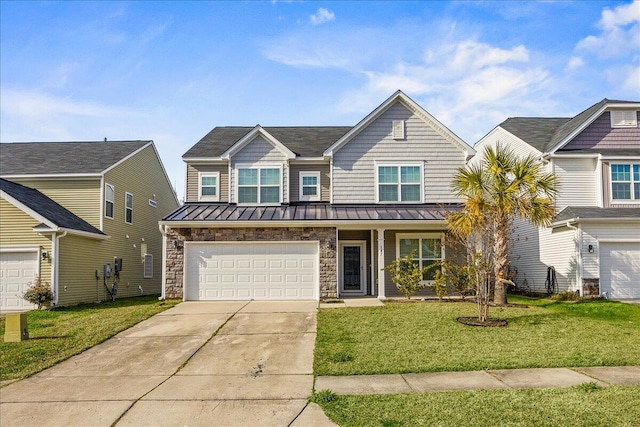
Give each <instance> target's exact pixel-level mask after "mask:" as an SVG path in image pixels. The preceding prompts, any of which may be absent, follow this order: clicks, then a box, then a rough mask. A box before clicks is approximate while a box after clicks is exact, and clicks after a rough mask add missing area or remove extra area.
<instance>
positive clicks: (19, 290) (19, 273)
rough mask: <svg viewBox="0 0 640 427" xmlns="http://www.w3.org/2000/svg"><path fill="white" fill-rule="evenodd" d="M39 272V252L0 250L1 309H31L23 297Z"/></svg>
mask: <svg viewBox="0 0 640 427" xmlns="http://www.w3.org/2000/svg"><path fill="white" fill-rule="evenodd" d="M37 272H38V252H36V251H34V252H0V310H2V311H5V310H8V311H13V310H30V309H32V308H33V307H34V305H33V304H29V303H28V302H27V301H25V300H24V299H23V298H22V295H23V294H24V292H25V291H26V290H27V288H28V286H27V285H29V284H30V283H32V282H33V279H34V278H35V277H36V274H37Z"/></svg>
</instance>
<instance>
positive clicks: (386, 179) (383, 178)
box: [377, 165, 422, 202]
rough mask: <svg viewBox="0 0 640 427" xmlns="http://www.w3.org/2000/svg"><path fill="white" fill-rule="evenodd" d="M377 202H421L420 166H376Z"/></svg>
mask: <svg viewBox="0 0 640 427" xmlns="http://www.w3.org/2000/svg"><path fill="white" fill-rule="evenodd" d="M377 174H378V176H377V178H378V179H377V181H378V201H379V202H421V201H422V166H421V165H378V171H377Z"/></svg>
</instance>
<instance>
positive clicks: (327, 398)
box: [309, 389, 338, 405]
mask: <svg viewBox="0 0 640 427" xmlns="http://www.w3.org/2000/svg"><path fill="white" fill-rule="evenodd" d="M337 398H338V396H337V395H336V394H335V393H334V392H332V391H331V390H329V389H324V390H320V391H314V392H313V394H312V395H311V397H310V398H309V401H310V402H313V403H317V404H318V405H320V404H322V403H331V402H333V401H334V400H336V399H337Z"/></svg>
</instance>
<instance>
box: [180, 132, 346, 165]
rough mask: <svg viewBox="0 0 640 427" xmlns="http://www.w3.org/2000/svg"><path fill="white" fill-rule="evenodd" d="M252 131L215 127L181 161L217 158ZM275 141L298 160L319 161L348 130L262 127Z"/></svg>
mask: <svg viewBox="0 0 640 427" xmlns="http://www.w3.org/2000/svg"><path fill="white" fill-rule="evenodd" d="M252 129H253V127H246V126H223V127H216V128H214V129H213V130H212V131H211V132H209V133H208V134H206V135H205V136H204V137H203V138H202V139H201V140H200V141H198V142H197V143H196V145H194V146H193V147H191V148H190V149H189V151H187V152H186V153H184V155H183V157H184V158H192V157H218V156H220V155H221V154H222V153H224V152H225V151H227V150H228V149H229V148H231V146H233V144H235V143H236V142H238V141H239V140H240V139H242V137H243V136H245V135H246V134H247V133H249V132H250V131H251V130H252ZM263 129H264V130H266V131H267V132H269V133H270V134H271V135H272V136H273V137H274V138H275V139H277V140H278V141H280V142H281V143H282V144H283V145H284V146H285V147H287V148H288V149H289V150H291V151H293V152H294V153H296V155H298V156H301V157H321V156H322V153H323V152H324V150H325V149H327V148H329V147H330V146H331V145H332V144H333V143H334V142H336V141H337V140H339V139H340V138H341V137H342V136H343V135H344V134H345V133H347V132H349V131H350V130H351V126H315V127H314V126H289V127H264V128H263Z"/></svg>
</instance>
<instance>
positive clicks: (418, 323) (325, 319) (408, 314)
mask: <svg viewBox="0 0 640 427" xmlns="http://www.w3.org/2000/svg"><path fill="white" fill-rule="evenodd" d="M510 302H513V303H517V304H521V305H526V306H528V308H525V307H524V306H515V307H513V306H512V307H504V308H502V307H492V308H491V309H490V316H491V317H492V318H499V319H504V320H507V321H508V325H507V326H505V327H499V328H478V327H469V326H466V325H463V324H461V323H459V322H457V321H456V319H457V318H458V317H464V316H475V315H476V307H475V305H474V304H473V303H470V302H466V303H465V302H460V303H456V304H451V303H433V302H430V303H416V304H398V303H393V302H390V303H387V304H385V306H384V307H362V308H344V309H340V310H329V309H320V310H319V312H318V334H317V339H316V349H315V360H314V372H315V374H317V375H359V374H391V373H408V372H438V371H470V370H482V369H509V368H536V367H545V368H547V367H574V366H624V365H640V333H639V332H638V331H640V306H634V305H629V304H623V303H619V302H614V301H605V300H593V301H585V302H563V301H552V300H549V299H527V298H522V297H512V298H511V299H510Z"/></svg>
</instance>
